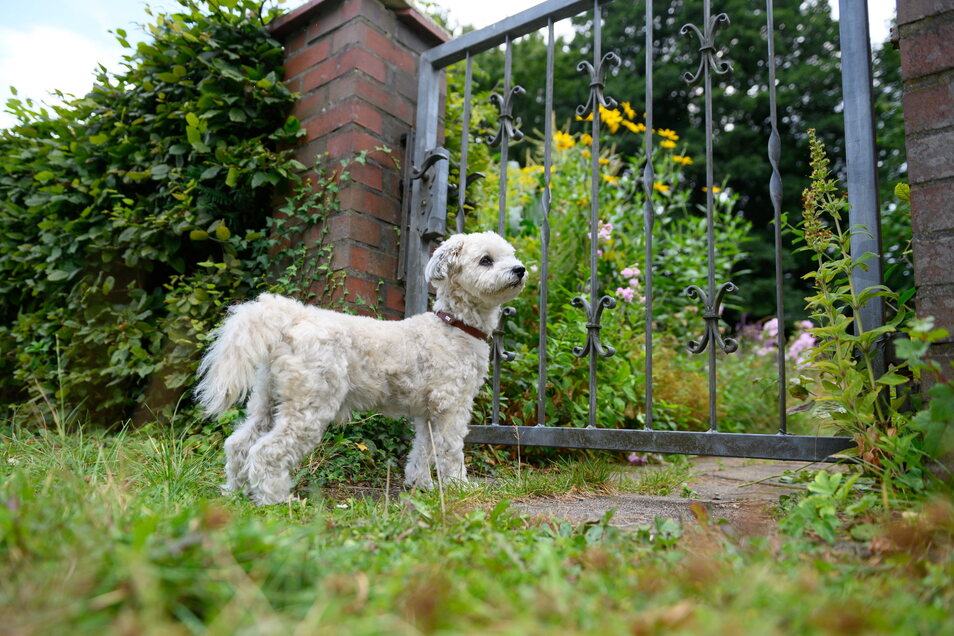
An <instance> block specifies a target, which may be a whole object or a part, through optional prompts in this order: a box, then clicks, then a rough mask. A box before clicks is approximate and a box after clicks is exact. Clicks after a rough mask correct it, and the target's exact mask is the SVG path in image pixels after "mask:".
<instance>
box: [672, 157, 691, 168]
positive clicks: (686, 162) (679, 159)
mask: <svg viewBox="0 0 954 636" xmlns="http://www.w3.org/2000/svg"><path fill="white" fill-rule="evenodd" d="M672 160H673V161H675V162H676V163H681V164H682V165H684V166H691V165H692V157H687V156H686V155H673V156H672Z"/></svg>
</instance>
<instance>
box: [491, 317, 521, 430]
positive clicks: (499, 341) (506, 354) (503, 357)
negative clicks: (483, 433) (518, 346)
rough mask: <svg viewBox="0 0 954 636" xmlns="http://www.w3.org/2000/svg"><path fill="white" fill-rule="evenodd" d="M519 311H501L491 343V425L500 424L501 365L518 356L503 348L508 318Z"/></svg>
mask: <svg viewBox="0 0 954 636" xmlns="http://www.w3.org/2000/svg"><path fill="white" fill-rule="evenodd" d="M516 313H517V310H516V309H514V308H513V307H504V308H503V309H501V310H500V321H499V322H498V323H497V328H496V329H494V333H493V338H492V339H491V342H490V359H491V361H492V362H493V369H494V370H493V389H494V403H493V408H492V411H491V416H490V423H491V424H495V425H496V424H500V363H501V362H513V361H514V358H516V357H517V354H516V353H514V352H513V351H507V350H506V349H504V346H503V333H504V322H506V320H507V318H510V317H512V316H514V315H515V314H516Z"/></svg>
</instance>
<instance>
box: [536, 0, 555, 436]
mask: <svg viewBox="0 0 954 636" xmlns="http://www.w3.org/2000/svg"><path fill="white" fill-rule="evenodd" d="M553 47H554V35H553V18H552V17H551V18H549V19H548V20H547V70H546V73H547V80H546V97H545V102H546V103H545V105H544V117H545V121H546V123H545V124H544V131H543V200H542V202H541V204H542V207H543V221H542V223H541V227H540V332H539V341H538V343H537V357H538V361H539V363H538V368H537V426H543V425H544V424H545V423H546V411H547V300H548V296H549V291H550V290H549V285H550V281H549V277H550V274H549V272H550V196H551V195H550V179H551V175H550V166H551V165H552V163H553V160H552V147H553V57H554V54H553Z"/></svg>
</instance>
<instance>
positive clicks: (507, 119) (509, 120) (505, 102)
mask: <svg viewBox="0 0 954 636" xmlns="http://www.w3.org/2000/svg"><path fill="white" fill-rule="evenodd" d="M526 92H527V91H525V90H524V88H523V86H514V87H513V88H511V89H510V92H509V93H507V94H506V95H504V96H501V95H499V94H497V93H492V94H491V95H490V103H491V104H493V105H494V106H496V107H497V112H498V113H499V114H498V116H497V119H498V121H499V122H500V126H499V128H497V134H495V135H494V138H493V139H491V140H490V141H488V142H487V145H488V146H496V145H498V144H499V143H500V142H501V141H502V140H503V139H512V140H514V141H520V140H521V139H523V131H522V130H520V118H519V117H517V118H514V116H513V98H514V97H517V96H518V95H524V94H525V93H526Z"/></svg>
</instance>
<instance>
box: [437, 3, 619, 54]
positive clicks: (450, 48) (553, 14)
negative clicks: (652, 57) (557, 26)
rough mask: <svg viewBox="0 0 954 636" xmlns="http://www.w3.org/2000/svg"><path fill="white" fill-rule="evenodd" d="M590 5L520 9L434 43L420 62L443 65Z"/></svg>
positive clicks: (544, 5) (547, 5)
mask: <svg viewBox="0 0 954 636" xmlns="http://www.w3.org/2000/svg"><path fill="white" fill-rule="evenodd" d="M610 1H611V0H602V1H601V2H600V4H604V5H605V4H609V3H610ZM592 8H593V0H548V2H541V3H540V4H538V5H536V6H535V7H530V8H529V9H527V10H526V11H521V12H520V13H517V14H515V15H512V16H510V17H509V18H506V19H504V20H501V21H500V22H496V23H494V24H491V25H490V26H486V27H484V28H482V29H477V30H476V31H471V32H470V33H465V34H464V35H462V36H460V37H459V38H455V39H453V40H451V41H450V42H445V43H444V44H440V45H438V46H435V47H434V48H433V49H429V50H428V51H425V52H424V54H423V55H422V56H421V61H422V62H423V63H427V64H430V65H431V66H433V67H434V68H444V67H445V66H450V65H451V64H453V63H454V62H459V61H460V60H462V59H464V58H465V57H467V55H477V54H478V53H482V52H484V51H488V50H490V49H492V48H494V47H496V46H499V45H501V44H503V43H504V42H505V41H506V40H507V39H510V40H514V39H516V38H518V37H520V36H522V35H527V34H528V33H533V32H534V31H538V30H539V29H542V28H544V27H546V26H547V23H548V22H550V21H552V22H558V21H560V20H562V19H564V18H571V17H573V16H575V15H577V14H579V13H583V12H584V11H586V10H587V9H592Z"/></svg>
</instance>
